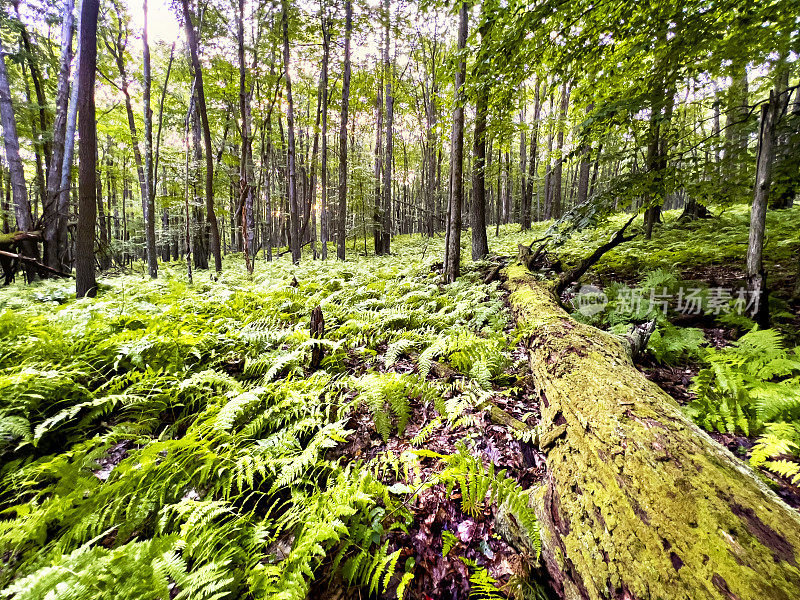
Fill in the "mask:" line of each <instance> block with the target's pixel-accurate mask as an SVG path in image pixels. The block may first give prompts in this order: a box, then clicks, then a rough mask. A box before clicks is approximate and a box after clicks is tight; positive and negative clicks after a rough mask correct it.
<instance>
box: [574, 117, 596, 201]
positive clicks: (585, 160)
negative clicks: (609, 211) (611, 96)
mask: <svg viewBox="0 0 800 600" xmlns="http://www.w3.org/2000/svg"><path fill="white" fill-rule="evenodd" d="M593 109H594V103H590V104H589V106H587V107H586V114H587V115H588V114H591V112H592V110H593ZM591 152H592V147H591V145H590V144H589V142H584V144H583V146H582V147H581V163H580V167H579V168H578V197H577V200H576V205H577V206H580V205H582V204H583V203H584V202H586V199H587V197H588V195H589V170H590V168H591V160H590V159H591Z"/></svg>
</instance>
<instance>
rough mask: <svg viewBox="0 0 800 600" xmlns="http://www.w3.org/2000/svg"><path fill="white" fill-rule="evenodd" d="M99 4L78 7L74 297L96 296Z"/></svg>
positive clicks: (88, 1)
mask: <svg viewBox="0 0 800 600" xmlns="http://www.w3.org/2000/svg"><path fill="white" fill-rule="evenodd" d="M99 9H100V2H99V0H83V6H82V7H81V35H80V44H81V49H80V56H81V63H80V67H79V75H78V97H79V98H80V101H79V102H80V105H79V107H78V112H79V114H80V122H79V125H78V133H79V135H80V140H81V143H80V147H79V159H80V170H79V173H78V225H77V229H76V232H75V237H76V240H75V295H76V296H77V297H78V298H83V297H84V296H89V297H90V298H94V297H95V296H96V295H97V280H96V279H95V270H94V238H95V222H96V219H97V185H96V177H97V172H96V164H95V163H96V156H97V124H96V117H95V112H94V83H95V69H96V68H97V14H98V12H99Z"/></svg>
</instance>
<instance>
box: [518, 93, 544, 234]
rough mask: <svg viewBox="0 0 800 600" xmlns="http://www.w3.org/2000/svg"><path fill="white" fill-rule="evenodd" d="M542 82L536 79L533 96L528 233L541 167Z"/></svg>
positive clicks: (524, 221)
mask: <svg viewBox="0 0 800 600" xmlns="http://www.w3.org/2000/svg"><path fill="white" fill-rule="evenodd" d="M540 87H541V81H539V79H538V78H537V79H536V88H535V91H534V95H533V131H531V142H530V150H529V151H528V180H527V192H526V200H527V204H526V206H524V207H523V210H522V229H523V230H525V231H527V230H528V229H530V228H531V212H532V207H533V184H534V182H535V180H536V170H537V168H538V167H539V161H538V160H537V159H538V152H539V148H538V144H539V120H540V117H541V114H542V101H541V98H540V96H539V89H540ZM536 212H537V215H536V216H537V218H538V216H539V215H538V212H539V211H538V210H537V211H536Z"/></svg>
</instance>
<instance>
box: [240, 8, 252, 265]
mask: <svg viewBox="0 0 800 600" xmlns="http://www.w3.org/2000/svg"><path fill="white" fill-rule="evenodd" d="M244 4H245V0H239V11H238V15H237V20H236V21H237V22H236V33H237V35H236V37H237V41H238V43H239V47H238V50H239V114H240V116H241V119H242V156H241V163H240V164H239V182H240V183H239V188H240V189H239V200H240V201H239V204H243V205H242V207H241V214H242V222H241V227H242V254H244V261H245V265H246V266H247V272H248V273H252V272H253V260H252V258H251V255H252V251H253V189H252V186H251V183H250V172H251V170H252V163H253V138H252V134H251V128H250V92H249V90H248V89H247V66H246V64H245V55H244Z"/></svg>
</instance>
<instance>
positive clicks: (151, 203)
mask: <svg viewBox="0 0 800 600" xmlns="http://www.w3.org/2000/svg"><path fill="white" fill-rule="evenodd" d="M142 6H143V11H144V29H143V30H142V75H143V83H144V85H143V91H142V97H143V103H144V189H145V213H144V226H145V235H144V237H145V244H146V246H147V272H148V274H149V275H150V279H156V278H157V277H158V254H157V252H156V203H155V198H156V187H155V182H154V181H153V173H154V171H153V111H152V110H151V109H150V88H151V84H152V77H151V75H150V43H149V41H148V39H147V0H143V3H142Z"/></svg>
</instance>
